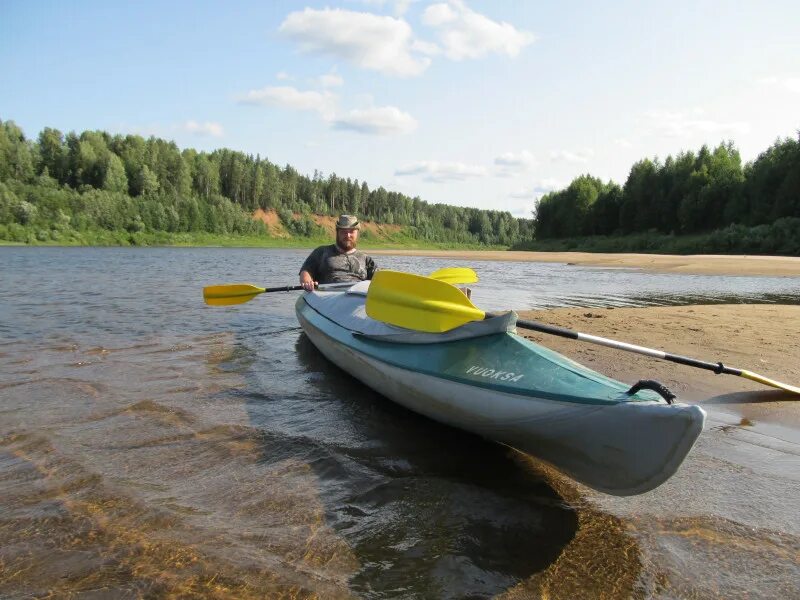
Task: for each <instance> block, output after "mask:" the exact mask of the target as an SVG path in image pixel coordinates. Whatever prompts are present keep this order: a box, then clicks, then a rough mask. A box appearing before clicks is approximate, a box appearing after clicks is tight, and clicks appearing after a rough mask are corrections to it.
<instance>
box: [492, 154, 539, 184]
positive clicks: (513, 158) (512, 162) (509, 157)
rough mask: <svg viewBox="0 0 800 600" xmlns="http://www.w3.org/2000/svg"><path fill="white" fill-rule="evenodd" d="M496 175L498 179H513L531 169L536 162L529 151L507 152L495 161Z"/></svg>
mask: <svg viewBox="0 0 800 600" xmlns="http://www.w3.org/2000/svg"><path fill="white" fill-rule="evenodd" d="M494 164H495V167H496V169H497V170H496V175H497V176H498V177H511V176H513V175H516V174H518V173H522V172H524V171H527V170H528V169H530V168H531V167H532V166H533V165H534V164H536V160H535V159H534V157H533V154H531V153H530V152H528V151H527V150H523V151H522V152H506V153H505V154H501V155H500V156H498V157H497V158H495V159H494Z"/></svg>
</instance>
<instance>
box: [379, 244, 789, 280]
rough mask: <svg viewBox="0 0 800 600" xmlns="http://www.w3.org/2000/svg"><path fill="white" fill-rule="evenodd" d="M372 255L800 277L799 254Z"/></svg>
mask: <svg viewBox="0 0 800 600" xmlns="http://www.w3.org/2000/svg"><path fill="white" fill-rule="evenodd" d="M367 252H368V253H369V254H373V255H382V254H384V255H393V256H430V257H435V258H452V259H456V260H507V261H521V262H558V263H566V264H575V265H586V266H597V267H622V268H634V269H642V270H646V271H657V272H667V273H687V274H696V275H751V276H757V275H762V276H772V277H800V257H796V256H750V255H747V256H739V255H714V254H693V255H687V256H681V255H673V254H625V253H620V254H600V253H592V252H523V251H515V250H508V251H503V250H372V249H370V250H367Z"/></svg>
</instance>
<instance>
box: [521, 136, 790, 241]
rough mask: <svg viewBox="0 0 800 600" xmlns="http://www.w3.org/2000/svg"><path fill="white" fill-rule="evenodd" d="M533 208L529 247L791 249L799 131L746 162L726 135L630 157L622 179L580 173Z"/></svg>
mask: <svg viewBox="0 0 800 600" xmlns="http://www.w3.org/2000/svg"><path fill="white" fill-rule="evenodd" d="M534 218H535V234H536V235H535V239H536V244H538V247H539V248H545V247H547V248H555V247H563V245H564V241H565V240H573V241H574V240H582V244H581V245H582V247H583V248H585V249H595V250H597V251H604V250H606V249H607V248H610V247H613V248H615V249H618V250H649V251H664V252H678V253H686V252H690V251H701V252H711V251H713V252H720V253H734V252H746V253H765V254H791V255H800V136H799V137H798V138H797V139H785V140H777V141H776V142H775V143H774V144H773V145H772V146H771V147H770V148H768V149H767V150H766V151H765V152H763V153H761V154H760V155H759V156H758V158H756V159H755V160H754V161H752V162H751V163H748V164H746V165H742V159H741V157H740V155H739V151H738V150H737V149H736V148H735V147H734V145H733V144H732V143H731V142H727V143H722V144H720V145H719V146H717V147H716V148H714V149H713V150H712V149H710V148H708V147H707V146H703V147H702V148H700V150H699V151H698V152H697V153H694V152H682V153H680V154H678V155H677V156H675V157H672V156H668V157H667V158H666V160H664V161H660V160H658V159H653V160H651V159H649V158H646V159H644V160H640V161H639V162H637V163H636V164H634V165H633V167H632V168H631V170H630V173H629V175H628V178H627V180H626V181H625V183H624V184H623V185H622V186H620V185H618V184H617V183H614V182H612V181H609V182H607V183H603V182H602V181H601V180H599V179H597V178H596V177H592V176H591V175H582V176H580V177H577V178H575V179H574V180H573V181H572V183H570V184H569V186H568V187H567V188H566V189H563V190H560V191H554V192H550V193H548V194H546V195H545V196H543V197H542V198H541V199H540V201H539V203H538V204H537V206H536V208H535V212H534ZM609 238H610V239H609ZM529 246H530V245H529Z"/></svg>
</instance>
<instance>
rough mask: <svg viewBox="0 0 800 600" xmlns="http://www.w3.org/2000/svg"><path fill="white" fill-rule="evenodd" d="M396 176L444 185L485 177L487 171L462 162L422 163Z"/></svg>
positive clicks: (398, 170) (404, 168)
mask: <svg viewBox="0 0 800 600" xmlns="http://www.w3.org/2000/svg"><path fill="white" fill-rule="evenodd" d="M394 174H395V175H397V176H410V175H419V176H421V177H422V178H423V179H424V180H425V181H431V182H434V183H443V182H445V181H463V180H465V179H470V178H474V177H485V176H486V169H485V168H484V167H479V166H476V165H467V164H464V163H460V162H438V161H420V162H417V163H414V164H412V165H408V166H406V167H402V168H400V169H397V170H396V171H395V172H394Z"/></svg>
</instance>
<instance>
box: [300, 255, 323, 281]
mask: <svg viewBox="0 0 800 600" xmlns="http://www.w3.org/2000/svg"><path fill="white" fill-rule="evenodd" d="M321 253H322V248H321V247H320V248H315V249H314V251H313V252H312V253H311V254H309V255H308V258H306V260H305V262H304V263H303V266H302V267H300V285H302V286H303V288H305V290H306V291H308V292H310V291H311V290H313V289H314V288H315V287H316V284H317V265H318V264H319V257H320V254H321Z"/></svg>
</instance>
